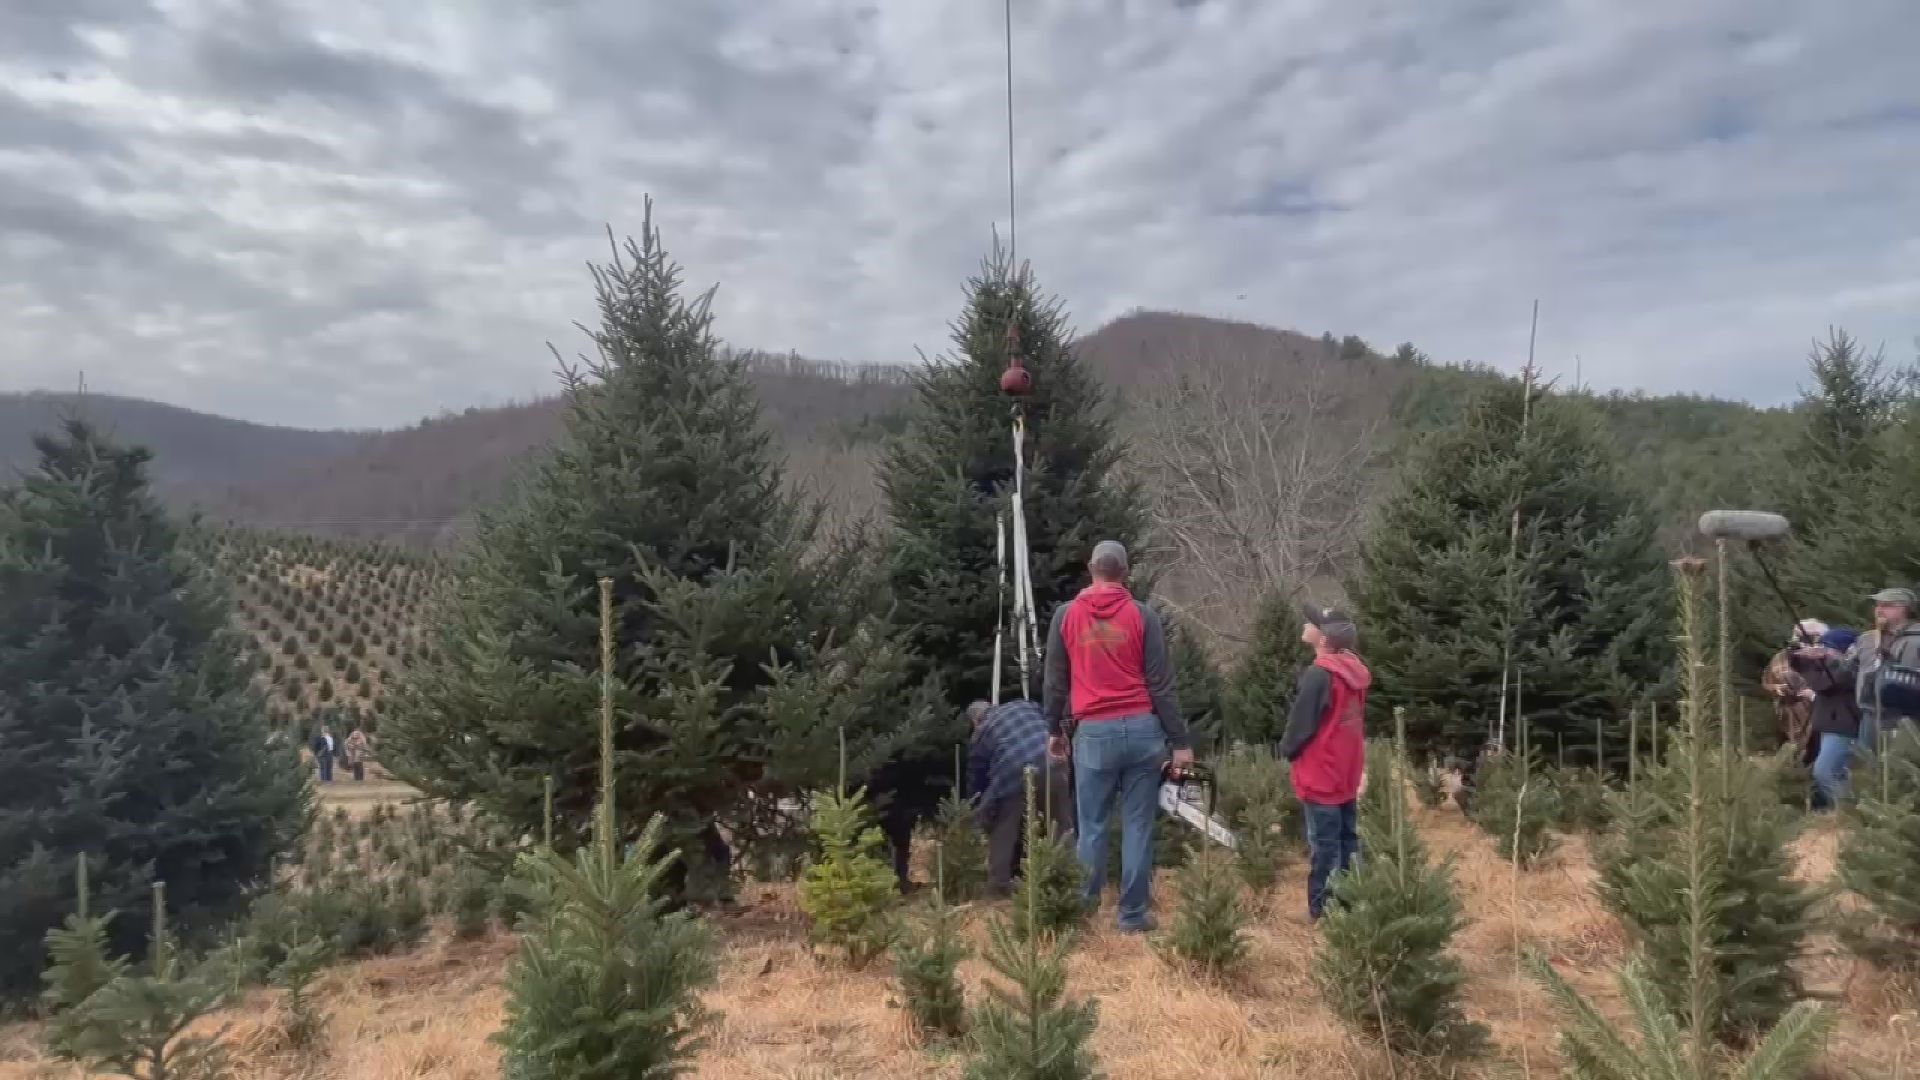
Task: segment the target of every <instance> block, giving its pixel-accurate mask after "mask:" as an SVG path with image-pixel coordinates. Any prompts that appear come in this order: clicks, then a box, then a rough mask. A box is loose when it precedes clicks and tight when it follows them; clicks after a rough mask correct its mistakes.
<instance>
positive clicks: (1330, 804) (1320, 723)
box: [1279, 604, 1373, 922]
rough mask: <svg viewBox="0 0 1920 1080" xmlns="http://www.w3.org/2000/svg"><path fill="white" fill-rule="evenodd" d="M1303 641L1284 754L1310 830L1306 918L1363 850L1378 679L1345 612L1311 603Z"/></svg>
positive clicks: (1315, 917) (1315, 916)
mask: <svg viewBox="0 0 1920 1080" xmlns="http://www.w3.org/2000/svg"><path fill="white" fill-rule="evenodd" d="M1301 613H1302V615H1304V616H1305V622H1306V625H1305V626H1303V627H1302V628H1301V630H1300V640H1301V641H1303V642H1305V643H1306V644H1308V645H1310V646H1312V647H1313V662H1312V663H1311V664H1308V665H1307V666H1306V667H1305V668H1303V669H1301V672H1300V677H1299V680H1298V681H1297V682H1296V683H1295V686H1294V697H1293V707H1292V709H1291V710H1289V712H1288V713H1287V729H1286V731H1285V732H1284V733H1283V734H1282V735H1281V736H1280V750H1279V753H1280V756H1281V757H1283V758H1286V759H1287V760H1288V761H1289V762H1292V763H1293V769H1292V774H1293V791H1294V794H1296V795H1298V796H1299V797H1300V807H1301V810H1302V811H1303V812H1304V813H1303V817H1304V818H1305V819H1306V827H1307V852H1308V856H1309V858H1310V860H1311V861H1310V862H1309V864H1308V869H1307V918H1308V919H1310V920H1312V921H1314V922H1319V921H1320V916H1321V915H1322V914H1323V913H1324V912H1325V910H1326V904H1327V882H1328V880H1329V879H1330V878H1332V877H1333V875H1334V874H1336V873H1338V872H1340V871H1341V870H1345V869H1346V868H1347V867H1348V866H1349V865H1350V864H1351V863H1352V862H1353V860H1354V857H1355V856H1356V855H1358V854H1359V852H1360V838H1359V829H1358V820H1357V819H1358V814H1357V812H1356V811H1357V806H1356V803H1357V802H1358V800H1359V798H1360V788H1361V784H1362V781H1363V780H1364V779H1365V777H1366V771H1367V740H1366V720H1365V718H1366V709H1367V688H1368V687H1369V686H1371V685H1372V683H1373V675H1372V673H1371V672H1369V671H1368V670H1367V666H1366V665H1365V664H1363V663H1361V662H1360V657H1358V656H1356V655H1355V654H1354V652H1353V647H1354V645H1355V644H1356V643H1357V642H1358V641H1359V637H1360V633H1359V630H1358V628H1356V627H1355V626H1354V623H1353V619H1352V617H1351V616H1349V615H1347V613H1346V612H1343V611H1339V610H1336V609H1334V608H1323V607H1319V606H1316V605H1313V604H1308V605H1305V606H1304V607H1303V608H1302V611H1301Z"/></svg>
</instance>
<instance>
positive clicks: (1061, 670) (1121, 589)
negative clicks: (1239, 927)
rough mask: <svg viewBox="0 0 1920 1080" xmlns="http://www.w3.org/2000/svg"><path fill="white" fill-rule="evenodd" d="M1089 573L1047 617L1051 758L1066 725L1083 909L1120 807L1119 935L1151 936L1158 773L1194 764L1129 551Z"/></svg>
mask: <svg viewBox="0 0 1920 1080" xmlns="http://www.w3.org/2000/svg"><path fill="white" fill-rule="evenodd" d="M1087 572H1088V573H1089V574H1090V575H1091V576H1092V578H1093V583H1092V584H1091V585H1089V586H1087V587H1086V588H1085V589H1083V590H1081V592H1080V594H1079V595H1078V596H1075V597H1074V598H1073V599H1072V600H1069V601H1068V602H1066V603H1065V604H1062V605H1060V607H1059V608H1058V609H1056V610H1055V611H1054V613H1053V625H1052V626H1051V628H1050V629H1049V630H1048V631H1047V664H1046V683H1045V690H1044V692H1043V694H1042V698H1043V708H1044V711H1045V713H1046V720H1047V733H1048V752H1049V754H1050V756H1052V757H1053V758H1054V759H1055V760H1062V759H1065V758H1066V757H1067V739H1068V735H1067V724H1068V721H1069V716H1070V717H1071V722H1072V732H1073V733H1072V740H1073V782H1074V803H1075V810H1076V816H1077V818H1078V830H1079V837H1078V843H1077V848H1078V852H1077V853H1078V855H1079V858H1080V865H1081V866H1082V867H1084V868H1085V870H1086V875H1087V883H1086V900H1087V904H1088V906H1090V907H1091V906H1092V905H1094V904H1097V903H1099V901H1100V892H1101V890H1102V888H1103V887H1104V886H1105V884H1106V872H1107V858H1106V856H1107V816H1108V814H1109V813H1111V812H1112V810H1113V806H1114V804H1115V802H1116V801H1117V802H1118V804H1119V806H1120V904H1119V922H1120V929H1121V930H1122V931H1123V932H1127V933H1145V932H1147V931H1149V930H1152V929H1153V928H1154V921H1153V916H1152V914H1151V913H1150V911H1149V909H1150V908H1151V906H1152V895H1151V892H1152V884H1153V825H1154V816H1155V814H1156V812H1157V810H1158V809H1159V791H1160V777H1161V771H1162V769H1163V768H1165V766H1166V764H1167V760H1168V751H1169V750H1171V752H1172V763H1173V767H1174V769H1175V770H1176V771H1179V770H1184V769H1185V768H1187V767H1188V766H1190V765H1192V764H1193V750H1192V748H1191V746H1189V744H1188V737H1187V722H1186V718H1185V717H1183V716H1181V714H1180V699H1179V696H1178V694H1177V693H1176V692H1175V689H1174V682H1173V664H1172V662H1171V660H1170V659H1169V657H1168V655H1167V635H1166V631H1165V630H1164V629H1163V628H1162V627H1161V625H1160V616H1159V615H1158V614H1156V613H1155V612H1154V610H1153V609H1152V608H1150V607H1148V606H1147V605H1145V604H1142V603H1140V602H1139V601H1137V600H1135V599H1134V598H1133V594H1132V593H1130V592H1128V591H1127V586H1126V580H1127V549H1126V548H1125V547H1122V546H1121V545H1120V544H1119V543H1118V542H1117V541H1113V540H1103V541H1101V542H1100V543H1099V544H1096V545H1095V546H1094V549H1093V556H1092V557H1091V558H1090V559H1089V560H1088V563H1087Z"/></svg>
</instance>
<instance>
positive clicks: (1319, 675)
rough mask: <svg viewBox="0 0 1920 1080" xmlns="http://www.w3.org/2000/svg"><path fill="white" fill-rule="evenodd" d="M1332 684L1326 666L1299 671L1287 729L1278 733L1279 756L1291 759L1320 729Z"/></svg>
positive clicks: (1304, 747) (1313, 666)
mask: <svg viewBox="0 0 1920 1080" xmlns="http://www.w3.org/2000/svg"><path fill="white" fill-rule="evenodd" d="M1332 690H1333V684H1332V682H1331V677H1330V676H1329V675H1328V674H1327V669H1326V668H1323V667H1320V666H1319V665H1317V664H1316V665H1311V666H1309V667H1308V668H1307V669H1306V670H1305V671H1303V672H1301V673H1300V681H1299V682H1298V683H1297V684H1296V685H1295V686H1294V688H1293V708H1292V709H1291V710H1290V711H1289V712H1288V713H1287V730H1286V732H1285V733H1284V734H1282V735H1281V736H1280V750H1279V753H1280V756H1281V757H1282V758H1283V759H1285V760H1287V761H1292V760H1293V759H1294V758H1297V757H1299V756H1300V751H1302V750H1305V749H1306V748H1307V744H1308V743H1310V742H1312V741H1313V737H1314V735H1315V734H1316V733H1318V732H1319V730H1320V718H1321V716H1322V715H1323V714H1325V713H1326V711H1327V696H1328V695H1329V694H1330V693H1331V692H1332Z"/></svg>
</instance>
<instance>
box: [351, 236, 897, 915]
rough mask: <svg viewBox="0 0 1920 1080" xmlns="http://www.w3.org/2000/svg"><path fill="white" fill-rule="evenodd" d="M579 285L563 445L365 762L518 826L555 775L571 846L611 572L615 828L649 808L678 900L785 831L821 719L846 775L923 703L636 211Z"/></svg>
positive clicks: (581, 831)
mask: <svg viewBox="0 0 1920 1080" xmlns="http://www.w3.org/2000/svg"><path fill="white" fill-rule="evenodd" d="M594 282H595V287H596V292H597V294H598V299H599V306H600V325H599V326H598V327H597V328H596V329H594V330H593V331H592V332H591V334H592V337H593V340H594V344H595V346H596V354H595V355H594V356H592V357H588V358H585V359H584V360H583V362H582V366H581V367H580V368H578V369H575V370H570V371H569V372H568V376H567V382H566V387H565V390H566V417H565V429H564V432H563V435H562V437H561V438H560V440H559V441H558V443H557V444H556V445H555V446H554V447H553V448H552V449H551V450H550V451H549V452H548V453H546V455H545V456H544V457H543V458H542V459H541V460H540V461H539V462H538V464H537V466H536V467H534V468H533V469H532V470H531V472H530V473H529V475H528V476H527V477H526V478H525V479H524V481H523V482H522V483H521V485H520V486H519V489H518V490H517V492H516V493H515V494H514V496H513V497H512V498H511V499H510V500H509V502H508V504H507V505H506V506H505V507H504V508H503V509H500V510H498V511H496V512H492V513H489V514H486V515H483V517H482V520H481V523H480V525H479V527H478V529H477V533H476V535H475V536H474V538H473V541H472V543H471V544H470V545H469V546H468V549H467V551H466V554H465V555H464V556H463V558H462V561H461V562H460V564H459V565H458V568H457V573H456V575H455V577H456V579H457V588H454V589H452V590H450V598H449V601H448V603H447V605H446V607H445V611H444V612H443V613H442V615H441V623H442V630H441V633H440V639H439V647H438V648H437V649H435V650H433V651H432V652H431V653H430V655H428V656H427V657H425V658H424V659H423V660H422V661H421V662H420V663H419V664H418V665H416V666H415V667H414V668H413V669H412V670H411V671H410V672H409V676H408V679H407V682H406V685H405V686H403V687H402V688H400V690H399V691H398V693H397V695H396V697H397V700H396V701H395V702H394V704H393V711H392V714H391V715H390V716H388V717H387V718H386V719H385V722H384V724H383V735H384V741H385V751H386V758H385V759H384V763H385V764H387V765H388V767H389V768H390V769H391V770H392V771H393V772H394V773H395V774H396V775H398V776H399V777H400V778H401V779H403V780H405V781H407V782H409V783H411V784H413V785H414V786H416V787H418V788H420V789H421V790H422V791H423V792H425V793H427V794H429V795H431V796H435V797H438V798H444V799H448V800H451V801H461V802H466V801H471V802H474V803H476V804H477V805H478V806H480V807H481V808H482V809H483V810H485V811H486V812H487V813H489V814H490V815H491V816H493V817H496V818H498V819H499V820H502V821H504V822H507V823H510V824H512V825H513V826H515V827H517V828H519V829H521V830H522V831H524V832H527V833H536V832H537V830H539V829H541V827H542V806H543V790H544V787H545V784H546V781H547V778H548V777H550V776H551V777H553V778H554V780H555V790H554V795H553V800H552V802H553V809H554V815H555V819H556V820H555V830H554V843H555V845H556V847H558V848H560V849H561V850H567V849H570V848H571V847H574V846H576V845H577V844H578V843H579V842H580V839H581V837H582V836H584V835H585V834H586V832H587V831H588V829H587V825H588V822H589V820H590V818H591V814H592V806H593V803H594V794H593V782H592V776H593V768H592V762H593V758H594V752H595V750H594V746H593V739H592V737H591V734H590V733H589V732H588V731H587V730H586V729H584V728H583V726H582V725H581V724H580V723H579V722H578V718H579V717H580V716H582V715H585V714H586V713H587V712H588V711H589V710H590V709H591V707H592V702H593V695H594V687H593V681H594V680H593V676H592V674H591V672H592V669H593V660H592V658H593V655H594V619H593V599H592V593H593V587H594V582H595V580H596V579H598V578H600V577H602V576H606V577H610V578H612V579H613V580H614V582H615V620H616V624H617V628H618V634H617V641H618V649H617V653H616V658H615V664H616V669H617V670H616V675H617V680H618V685H619V687H620V690H619V700H618V701H617V703H616V715H617V718H618V719H617V723H616V725H615V726H616V731H615V754H616V756H617V757H618V760H619V765H620V767H619V769H618V770H617V773H616V775H617V783H618V785H619V791H618V792H617V796H618V799H619V800H620V804H621V805H623V806H630V807H633V808H635V811H636V816H635V817H634V818H633V819H632V822H631V823H628V824H627V825H625V826H624V827H626V828H627V829H628V834H627V836H626V837H625V839H627V840H633V839H635V838H636V837H635V835H634V833H633V828H634V824H635V823H637V822H640V821H643V820H646V819H647V818H648V817H649V816H650V815H651V814H653V813H659V814H661V815H663V817H664V819H665V824H664V825H663V828H664V829H665V842H666V844H667V846H668V847H671V848H674V849H676V850H678V851H680V852H681V853H682V855H681V857H680V859H679V860H678V861H676V863H675V864H674V869H673V870H672V871H671V874H670V878H669V881H668V882H667V885H668V888H669V891H670V893H671V894H673V895H675V896H676V897H677V896H679V895H680V894H681V893H682V892H683V890H685V889H689V888H691V889H693V890H694V891H695V892H704V891H707V890H706V889H705V888H704V887H703V886H702V882H703V880H714V879H717V878H718V874H717V873H716V871H717V869H718V867H717V865H716V862H717V861H718V860H721V859H723V858H725V855H723V854H722V853H721V850H720V849H721V842H720V830H721V829H723V828H724V830H725V831H726V834H727V835H728V836H729V837H731V838H732V840H733V842H734V843H735V844H736V845H738V846H740V847H742V848H745V849H748V850H749V851H751V850H752V849H754V848H755V847H757V846H759V845H761V844H768V843H786V842H790V841H791V840H792V839H793V837H792V836H791V835H790V833H789V831H788V830H790V828H791V825H790V824H789V823H787V822H786V821H785V819H784V818H783V817H780V816H777V815H767V814H764V813H756V811H755V808H756V807H762V806H767V805H772V804H774V803H776V802H777V801H778V800H779V799H782V798H788V797H799V796H802V795H804V794H805V793H806V792H807V791H812V790H819V789H821V788H824V787H827V786H829V785H831V784H832V783H833V780H834V776H835V767H836V761H835V755H834V752H833V746H834V732H835V730H836V729H840V730H843V731H844V732H845V735H846V743H847V755H848V763H849V768H850V769H852V770H853V771H854V772H855V773H856V774H865V773H866V772H867V771H869V770H871V769H873V768H875V767H877V766H878V765H879V764H881V763H882V762H884V761H885V760H886V759H888V758H889V757H890V756H892V755H893V754H894V753H895V752H896V751H897V750H899V749H900V748H902V747H905V746H910V745H913V744H914V743H915V742H916V741H918V740H920V739H921V738H922V737H923V734H924V731H925V730H926V729H927V727H928V726H929V725H931V724H932V723H933V722H934V714H933V712H932V711H931V709H930V708H929V703H930V702H931V700H932V698H931V695H930V693H928V692H917V693H916V691H915V690H914V677H913V675H912V674H911V673H910V672H909V670H908V657H907V655H906V653H905V652H904V651H903V650H902V649H901V648H900V647H899V643H898V641H897V639H896V636H895V634H894V631H892V630H891V629H890V627H889V626H888V625H887V624H886V622H885V620H884V618H883V617H882V615H881V614H880V613H879V612H878V611H877V606H876V605H877V603H878V599H877V598H878V597H879V596H880V593H881V592H882V590H879V589H876V588H874V587H872V586H873V584H874V583H873V582H872V581H871V580H869V578H868V577H867V573H868V572H867V571H866V570H865V569H864V568H863V566H862V559H861V558H860V553H859V552H858V551H857V550H854V549H852V548H849V547H845V546H834V545H823V544H821V543H819V542H818V541H819V539H820V533H819V531H818V529H817V524H818V521H819V515H818V514H817V513H816V512H814V511H813V510H812V509H810V508H809V507H807V506H804V505H802V504H801V503H800V502H798V501H797V500H796V499H795V498H794V497H792V496H790V495H789V494H787V493H786V491H785V490H784V488H783V484H782V468H781V465H780V462H779V460H778V454H777V451H776V448H775V446H774V445H773V443H772V441H771V436H770V435H769V433H768V432H767V431H766V429H765V428H764V426H763V424H762V423H761V416H760V410H759V405H758V402H757V401H756V399H755V397H754V393H753V388H752V385H751V383H750V381H749V378H748V374H747V372H746V369H745V367H744V360H743V359H742V358H741V357H740V356H738V355H731V354H726V353H724V352H723V351H722V350H721V348H720V346H719V345H718V344H717V342H716V341H715V339H714V337H713V334H712V318H711V314H710V312H709V310H708V306H707V301H706V299H705V298H702V299H700V300H698V301H689V300H687V299H685V298H683V297H682V296H681V294H680V275H679V270H678V268H677V267H676V266H675V265H674V264H672V263H671V262H670V261H669V259H668V257H667V255H666V253H665V251H664V250H663V249H662V247H661V245H660V241H659V237H658V234H657V233H656V232H655V230H654V228H653V224H652V217H651V209H650V207H649V211H648V218H647V221H646V223H645V228H644V230H643V234H642V236H641V238H640V239H639V240H638V241H637V242H636V241H631V240H630V241H628V243H627V244H626V246H625V249H624V251H616V252H615V253H614V257H613V259H612V261H611V262H610V263H609V264H608V265H606V266H601V267H596V268H595V270H594ZM749 796H752V798H749ZM769 830H771V832H770V831H769ZM715 888H716V889H724V888H725V884H724V882H716V884H715Z"/></svg>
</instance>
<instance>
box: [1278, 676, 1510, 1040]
mask: <svg viewBox="0 0 1920 1080" xmlns="http://www.w3.org/2000/svg"><path fill="white" fill-rule="evenodd" d="M1402 715H1403V714H1399V713H1396V718H1398V717H1400V716H1402ZM1400 723H1401V725H1402V726H1401V730H1400V731H1399V732H1398V733H1397V740H1396V748H1389V747H1387V746H1375V747H1370V748H1369V751H1370V752H1369V753H1368V755H1367V759H1368V764H1367V771H1368V779H1367V789H1366V791H1365V793H1364V794H1363V795H1362V796H1361V806H1360V846H1361V851H1362V853H1363V854H1362V857H1361V858H1360V859H1359V860H1358V861H1357V862H1356V863H1355V865H1353V866H1352V867H1350V868H1349V869H1348V870H1346V871H1345V872H1343V873H1340V874H1337V875H1335V878H1336V882H1335V886H1336V891H1337V895H1338V897H1339V900H1338V903H1333V904H1329V905H1328V907H1327V912H1326V914H1325V915H1324V916H1322V918H1321V920H1320V935H1321V946H1320V955H1319V958H1318V962H1317V965H1316V967H1315V972H1314V976H1315V979H1316V981H1317V982H1318V983H1319V986H1320V991H1321V994H1322V995H1323V996H1324V997H1325V998H1326V1000H1327V1004H1328V1005H1329V1006H1330V1007H1332V1009H1333V1011H1334V1012H1335V1013H1337V1014H1338V1015H1339V1016H1340V1017H1341V1018H1342V1019H1344V1020H1346V1021H1347V1022H1348V1023H1349V1024H1351V1025H1352V1026H1353V1028H1354V1030H1356V1031H1358V1032H1362V1033H1364V1034H1366V1035H1369V1036H1372V1037H1374V1038H1378V1039H1380V1040H1381V1041H1383V1042H1385V1043H1386V1044H1387V1046H1389V1047H1390V1048H1392V1049H1394V1050H1396V1051H1401V1052H1411V1053H1418V1054H1436V1053H1454V1054H1464V1053H1470V1052H1473V1051H1476V1050H1477V1049H1479V1047H1480V1046H1481V1044H1482V1043H1483V1042H1484V1040H1485V1037H1486V1029H1485V1028H1484V1027H1483V1026H1482V1025H1479V1024H1476V1023H1473V1022H1471V1021H1469V1020H1467V1019H1466V1017H1465V1015H1464V1014H1463V1013H1462V1011H1461V1003H1460V991H1461V987H1462V986H1463V985H1464V984H1465V983H1466V978H1467V975H1466V971H1465V970H1464V969H1463V968H1462V967H1461V966H1460V963H1459V961H1457V960H1455V959H1454V958H1453V957H1452V956H1450V955H1448V954H1447V951H1446V949H1447V946H1448V944H1449V943H1450V942H1451V941H1452V940H1453V936H1454V934H1456V933H1458V932H1459V931H1460V929H1461V927H1463V926H1464V925H1465V919H1464V917H1463V916H1462V913H1461V909H1460V901H1459V898H1458V897H1457V896H1456V895H1455V894H1454V890H1453V859H1452V857H1451V856H1449V857H1448V858H1446V859H1443V860H1441V861H1440V862H1439V863H1437V864H1436V863H1434V862H1433V861H1432V860H1431V859H1430V858H1429V857H1428V855H1427V850H1426V845H1425V844H1424V843H1423V842H1422V841H1421V839H1420V836H1419V834H1418V833H1417V832H1415V831H1414V828H1413V823H1412V822H1411V821H1409V820H1408V814H1407V799H1406V786H1405V784H1404V783H1402V782H1401V780H1400V777H1401V775H1402V774H1403V773H1404V772H1405V768H1404V762H1405V731H1404V720H1401V721H1400Z"/></svg>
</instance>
